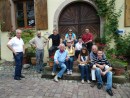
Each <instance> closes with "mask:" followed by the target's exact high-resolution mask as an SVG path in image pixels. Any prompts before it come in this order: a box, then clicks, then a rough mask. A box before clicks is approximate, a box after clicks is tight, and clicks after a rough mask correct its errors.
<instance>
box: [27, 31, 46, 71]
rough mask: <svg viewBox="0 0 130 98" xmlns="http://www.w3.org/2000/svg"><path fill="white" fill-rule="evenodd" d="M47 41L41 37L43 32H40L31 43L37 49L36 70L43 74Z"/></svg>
mask: <svg viewBox="0 0 130 98" xmlns="http://www.w3.org/2000/svg"><path fill="white" fill-rule="evenodd" d="M46 42H47V41H46V40H45V39H44V38H43V37H41V32H40V31H38V32H37V35H36V37H34V38H32V39H31V40H30V41H29V43H30V44H31V45H32V46H33V47H34V48H35V49H36V70H37V72H38V73H41V71H42V70H43V58H44V47H45V45H46Z"/></svg>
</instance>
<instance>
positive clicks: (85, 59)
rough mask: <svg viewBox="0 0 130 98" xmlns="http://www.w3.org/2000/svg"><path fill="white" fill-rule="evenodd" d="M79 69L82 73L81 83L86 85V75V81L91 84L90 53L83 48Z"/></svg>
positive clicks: (79, 59) (79, 57) (79, 58)
mask: <svg viewBox="0 0 130 98" xmlns="http://www.w3.org/2000/svg"><path fill="white" fill-rule="evenodd" d="M77 61H78V62H79V65H78V66H79V69H80V73H81V83H84V76H85V74H86V80H87V82H88V83H90V68H89V53H88V50H87V49H86V48H85V47H83V48H82V49H81V52H80V54H79V56H78V60H77Z"/></svg>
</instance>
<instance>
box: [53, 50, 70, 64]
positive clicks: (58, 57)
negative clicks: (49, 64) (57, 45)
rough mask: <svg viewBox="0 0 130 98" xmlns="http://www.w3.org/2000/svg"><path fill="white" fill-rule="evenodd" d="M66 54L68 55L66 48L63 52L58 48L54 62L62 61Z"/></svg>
mask: <svg viewBox="0 0 130 98" xmlns="http://www.w3.org/2000/svg"><path fill="white" fill-rule="evenodd" d="M67 56H68V52H67V50H64V52H62V53H61V52H60V50H57V51H56V52H55V55H54V62H55V61H59V62H62V63H64V62H65V59H66V57H67Z"/></svg>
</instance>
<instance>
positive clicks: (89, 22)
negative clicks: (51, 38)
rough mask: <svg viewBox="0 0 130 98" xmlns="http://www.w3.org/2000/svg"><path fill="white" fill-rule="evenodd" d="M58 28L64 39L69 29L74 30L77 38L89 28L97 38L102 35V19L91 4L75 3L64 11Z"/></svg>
mask: <svg viewBox="0 0 130 98" xmlns="http://www.w3.org/2000/svg"><path fill="white" fill-rule="evenodd" d="M58 27H59V33H60V35H61V36H62V37H64V35H65V33H66V32H67V31H68V28H72V30H73V31H74V32H75V33H76V35H77V36H80V35H82V33H84V30H85V28H88V29H90V31H91V32H92V33H93V34H94V36H95V37H96V36H99V35H100V18H99V16H98V15H97V11H96V9H95V8H94V7H93V6H92V5H90V4H89V3H86V2H74V3H71V4H69V5H68V6H66V7H65V8H64V9H63V10H62V12H61V14H60V17H59V22H58Z"/></svg>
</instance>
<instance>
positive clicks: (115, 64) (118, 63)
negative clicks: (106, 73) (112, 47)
mask: <svg viewBox="0 0 130 98" xmlns="http://www.w3.org/2000/svg"><path fill="white" fill-rule="evenodd" d="M110 63H111V64H112V68H113V72H114V74H115V75H117V76H119V75H122V74H123V73H124V72H125V68H126V67H127V65H128V64H127V62H126V61H122V60H119V59H113V60H111V61H110Z"/></svg>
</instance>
